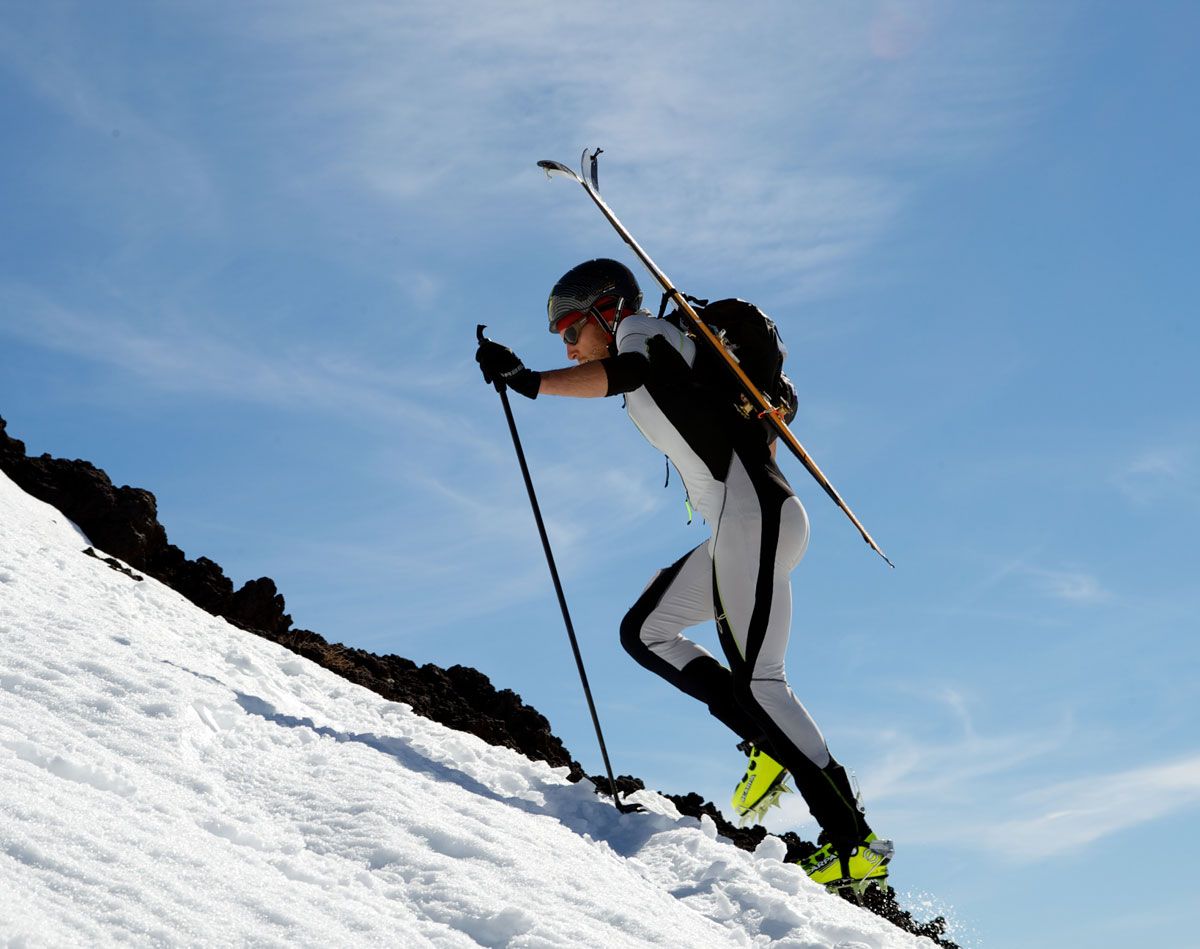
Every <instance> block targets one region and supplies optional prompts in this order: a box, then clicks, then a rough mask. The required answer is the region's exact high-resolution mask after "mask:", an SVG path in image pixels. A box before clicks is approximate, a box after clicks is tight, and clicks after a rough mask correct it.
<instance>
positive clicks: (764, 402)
mask: <svg viewBox="0 0 1200 949" xmlns="http://www.w3.org/2000/svg"><path fill="white" fill-rule="evenodd" d="M599 155H600V150H599V149H597V150H596V151H594V152H592V153H591V154H590V155H589V154H588V151H587V149H584V152H583V156H582V158H581V160H580V171H584V167H585V166H588V165H590V175H589V173H588V172H584V173H583V174H576V173H575V172H574V171H572V170H571V169H570V168H568V167H567V166H566V165H564V164H563V163H562V162H558V161H549V160H543V161H539V162H538V167H539V168H541V169H542V170H543V171H545V172H546V175H547V176H548V177H549V176H553V175H556V174H557V175H564V176H566V177H568V178H572V179H574V181H575V182H576V184H578V185H580V186H581V187H582V188H583V190H584V191H586V192H587V195H588V197H589V198H591V199H592V203H593V204H595V205H596V207H597V208H599V210H600V213H601V214H603V215H604V217H605V218H606V219H607V220H608V223H609V224H611V225H612V226H613V229H614V230H615V231H616V232H617V233H618V234H619V235H620V237H621V240H623V241H624V242H625V243H626V244H628V245H629V248H630V250H632V251H633V252H634V253H635V254H636V255H637V258H638V260H640V261H641V262H642V264H643V265H644V266H645V267H646V269H647V270H649V271H650V273H651V274H652V275H653V276H654V279H655V280H657V281H658V283H659V285H660V286H661V287H662V288H663V290H664V291H665V292H666V295H667V296H668V297H669V298H670V299H671V300H673V301H674V302H675V306H676V307H677V308H678V309H679V311H680V313H681V314H683V316H684V317H686V318H687V320H688V321H689V323H690V324H691V326H692V328H693V329H694V330H695V331H696V334H697V338H698V339H700V340H703V341H704V343H705V344H706V345H707V346H708V347H710V349H711V351H712V353H713V354H714V355H715V356H716V357H717V358H718V359H720V360H721V362H722V364H723V365H724V366H725V367H726V368H727V369H728V371H729V372H731V373H733V376H734V378H736V379H737V381H738V383H740V385H741V390H742V392H743V393H744V394H745V396H746V398H747V399H748V400H749V402H750V404H751V405H752V406H754V407H755V409H756V410H757V411H758V412H760V413H762V416H763V418H764V419H766V420H767V421H768V422H769V423H770V424H771V425H772V426H774V428H775V430H776V432H778V434H779V436H780V438H781V439H782V440H783V442H784V443H785V444H786V445H787V446H788V448H789V449H790V450H791V452H792V454H793V455H795V456H796V458H797V459H799V461H800V463H801V464H802V465H804V467H805V468H807V469H808V473H809V474H811V475H812V476H813V478H814V479H815V480H816V482H817V484H819V485H820V486H821V487H822V488H823V489H824V491H825V493H826V494H827V495H829V497H830V499H831V500H832V501H833V502H834V503H835V504H836V505H837V506H838V507H840V508H841V509H842V512H843V513H844V514H845V515H846V516H847V517H848V518H850V521H851V523H852V524H854V526H855V527H856V528H858V532H859V534H860V535H862V539H863V540H864V541H866V542H867V544H868V545H869V546H870V548H871V549H872V550H874V551H875V553H877V554H879V556H880V557H882V558H883V560H884V562H885V563H886V564H887V565H888V566H889V567H894V566H895V564H893V563H892V562H891V561H890V560H888V558H887V555H886V554H885V553H884V552H883V551H882V550H881V549H880V548H879V545H878V544H877V543H875V540H874V538H872V537H871V535H870V534H869V533H867V529H866V528H865V527H863V525H862V522H861V521H860V520H859V519H858V518H857V517H856V516H855V514H854V512H853V511H851V510H850V507H849V505H847V504H846V502H845V501H843V500H842V496H841V495H840V494H838V492H837V489H836V488H835V487H834V486H833V485H832V484H831V483H830V482H829V479H828V478H827V477H825V473H824V472H823V471H821V469H820V468H819V467H817V463H816V462H815V461H813V460H812V457H811V456H810V455H809V454H808V452H807V451H805V450H804V446H803V445H801V444H800V442H799V440H798V439H797V438H796V436H795V435H793V434H792V432H791V429H789V428H788V425H787V422H786V421H785V420H784V418H783V415H784V409H783V408H782V407H781V406H776V405H774V404H773V403H772V402H771V400H770V399H769V398H768V397H767V396H766V395H765V394H764V393H763V392H762V390H761V389H760V388H759V387H758V386H756V385H755V384H754V382H753V381H752V380H751V379H750V377H749V376H748V375H747V374H746V372H745V371H744V370H743V369H742V368H741V366H740V365H739V363H738V360H737V359H735V358H734V357H733V355H732V354H731V353H730V352H729V350H728V349H726V348H725V346H723V345H722V343H721V340H720V338H719V337H718V336H717V334H716V333H714V332H713V331H712V330H711V329H710V328H709V327H708V325H707V324H706V323H705V322H704V320H702V319H701V318H700V316H699V315H698V314H697V313H696V310H695V308H694V307H693V306H692V304H691V303H690V302H689V301H688V300H687V298H686V297H684V295H683V294H682V293H680V292H679V290H677V289H676V288H675V287H674V285H673V284H672V283H671V281H670V280H669V279H668V278H667V275H666V274H664V273H663V272H662V271H661V270H660V269H659V268H658V265H657V264H655V263H654V261H653V260H651V259H650V255H649V254H647V253H646V252H645V251H644V250H642V247H641V245H640V244H638V242H637V241H636V240H634V239H633V235H632V234H630V233H629V231H628V230H627V229H626V228H625V225H623V224H622V223H621V222H620V221H619V220H617V216H616V214H614V213H613V210H612V208H610V207H609V206H608V204H607V203H606V202H605V200H604V199H603V198H602V197H600V191H599V188H598V186H597V159H598V157H599ZM589 178H590V180H589Z"/></svg>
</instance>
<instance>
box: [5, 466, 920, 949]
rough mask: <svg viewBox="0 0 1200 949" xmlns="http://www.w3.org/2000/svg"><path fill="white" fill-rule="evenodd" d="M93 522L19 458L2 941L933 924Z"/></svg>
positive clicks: (690, 932)
mask: <svg viewBox="0 0 1200 949" xmlns="http://www.w3.org/2000/svg"><path fill="white" fill-rule="evenodd" d="M87 545H88V541H87V540H86V538H85V537H84V536H83V535H82V534H81V533H80V532H79V531H78V529H77V528H75V526H74V525H72V524H71V523H70V522H69V521H68V520H67V519H66V518H65V517H64V516H63V515H62V514H60V513H59V512H58V511H56V510H54V509H53V508H51V507H49V506H47V505H45V504H43V503H41V502H40V501H37V500H34V499H33V498H31V497H29V496H28V495H26V494H24V493H23V492H22V491H20V490H19V489H18V488H17V487H16V486H15V485H14V484H13V483H12V482H11V481H10V480H9V479H8V478H7V477H5V476H4V475H3V474H0V808H2V809H0V894H3V895H2V897H0V943H3V944H5V945H8V946H72V945H89V946H91V945H99V944H112V943H128V942H133V943H137V944H151V943H161V944H176V943H190V944H197V943H209V944H253V945H276V946H289V947H290V946H310V945H311V946H322V947H325V946H331V945H337V946H347V945H389V946H404V947H409V946H476V945H482V946H522V947H550V946H562V947H580V946H603V947H618V946H652V945H658V946H672V947H705V946H761V945H775V946H787V947H797V949H799V947H817V946H822V947H827V946H837V947H842V949H859V947H880V949H882V947H910V946H925V947H930V946H933V943H932V942H931V941H929V940H928V939H920V938H916V937H913V936H910V935H908V934H906V933H903V932H901V931H900V930H898V929H896V928H895V927H893V926H892V925H890V924H889V923H887V922H884V921H883V920H881V919H879V918H878V917H876V916H873V915H871V914H870V913H867V912H865V911H863V910H860V909H857V908H856V907H853V906H851V905H849V904H847V903H845V902H844V901H842V900H839V899H836V898H834V897H831V896H829V895H828V894H826V893H825V892H824V891H823V890H822V889H821V888H819V887H817V886H816V885H815V884H813V883H811V882H810V881H809V880H808V879H807V878H806V877H805V876H804V874H803V873H801V872H800V870H799V869H798V868H797V867H794V866H788V865H784V864H783V863H781V862H780V857H781V856H782V854H783V845H782V843H781V842H780V841H778V840H777V839H775V838H771V837H768V838H767V840H766V841H765V842H764V844H763V846H762V847H760V848H759V851H758V853H755V854H750V853H746V852H744V851H741V850H738V849H737V848H735V847H734V846H732V845H731V844H729V843H728V842H726V841H724V840H721V839H718V838H717V835H716V828H715V826H714V825H713V823H712V822H711V821H710V820H708V819H707V818H705V819H704V820H703V821H697V820H695V819H692V818H683V817H680V815H679V814H678V812H677V811H676V810H675V808H674V806H673V805H672V804H671V803H670V802H669V801H667V800H665V799H663V798H662V797H660V796H658V795H657V794H653V793H651V792H640V793H639V794H638V795H636V796H635V798H634V799H635V800H638V801H639V802H640V803H642V804H643V805H645V806H646V807H647V808H648V810H649V813H646V814H639V815H625V816H622V815H620V814H619V813H618V812H617V811H616V810H615V809H614V808H613V807H612V806H611V805H610V804H608V803H606V802H605V801H603V800H601V799H598V798H597V797H596V796H595V794H594V792H593V790H592V787H591V785H590V784H589V783H587V782H582V783H580V784H571V783H570V782H568V781H567V780H566V777H565V769H561V768H560V769H554V768H551V767H549V766H548V765H546V764H545V763H541V762H536V763H535V762H531V761H529V760H528V759H527V758H524V757H523V756H521V755H519V754H517V753H515V752H513V751H510V750H508V749H505V748H495V747H492V746H491V745H488V744H486V743H485V742H483V741H481V740H480V739H478V738H475V737H474V736H471V735H466V734H463V733H461V732H456V731H453V730H451V729H448V728H445V727H443V726H441V725H438V724H435V723H433V722H431V721H428V720H427V719H424V718H421V717H419V716H417V715H415V714H414V713H413V712H412V710H411V709H410V708H409V707H408V706H407V705H402V704H398V703H395V702H388V701H385V700H383V699H382V698H380V697H379V696H377V695H375V694H374V693H372V692H369V691H367V690H365V689H362V688H360V687H358V686H355V685H353V684H351V683H349V682H346V681H345V680H343V679H340V678H338V677H337V676H336V675H334V674H333V673H332V672H329V671H326V670H324V669H321V668H320V667H318V666H317V665H315V664H313V663H311V662H309V661H308V660H306V659H302V658H300V657H298V656H296V655H294V654H293V653H290V652H288V651H287V650H285V649H283V648H282V647H280V646H276V645H274V644H273V643H270V642H268V641H266V640H263V639H260V638H258V637H255V636H253V635H250V634H248V633H245V632H243V631H241V630H239V629H236V628H235V627H233V626H230V625H229V624H228V623H226V622H225V621H224V620H221V619H217V618H215V617H213V616H210V615H208V614H207V613H204V612H203V611H201V610H199V609H198V608H196V607H194V606H193V605H192V604H190V603H189V602H188V601H187V600H185V599H184V598H183V597H182V596H180V595H178V594H177V593H175V592H173V591H172V590H170V589H168V588H167V587H164V586H163V585H162V584H160V583H158V582H156V581H154V580H152V579H150V578H146V579H145V580H143V581H142V582H136V581H134V580H133V579H131V578H130V577H127V576H125V575H123V574H121V573H119V572H117V571H116V570H114V569H112V568H111V567H110V566H108V565H107V564H105V563H104V562H102V561H100V560H96V559H93V558H91V557H87V556H84V555H83V554H82V550H83V548H84V547H86V546H87Z"/></svg>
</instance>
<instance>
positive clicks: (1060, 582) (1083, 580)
mask: <svg viewBox="0 0 1200 949" xmlns="http://www.w3.org/2000/svg"><path fill="white" fill-rule="evenodd" d="M1021 573H1023V574H1024V575H1025V576H1028V577H1030V578H1031V579H1032V580H1033V582H1034V584H1035V585H1036V587H1037V589H1038V590H1039V591H1040V592H1041V593H1042V594H1043V595H1044V596H1048V597H1050V598H1051V599H1055V600H1063V601H1066V602H1068V603H1077V604H1079V605H1081V606H1090V605H1094V604H1097V603H1103V602H1105V601H1107V600H1109V599H1111V596H1112V594H1111V593H1109V591H1108V590H1106V589H1105V588H1104V587H1103V586H1102V585H1101V583H1100V581H1099V580H1098V579H1097V578H1096V577H1094V576H1092V575H1091V574H1090V573H1087V572H1085V571H1081V570H1048V569H1045V568H1043V567H1030V566H1024V567H1022V568H1021Z"/></svg>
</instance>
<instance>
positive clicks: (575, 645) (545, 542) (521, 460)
mask: <svg viewBox="0 0 1200 949" xmlns="http://www.w3.org/2000/svg"><path fill="white" fill-rule="evenodd" d="M483 330H484V326H483V324H479V325H478V326H477V327H476V329H475V336H476V338H477V339H478V340H479V341H480V342H482V341H483V338H484V337H483ZM495 386H496V391H497V392H498V393H500V404H501V405H502V406H504V417H505V419H507V420H508V431H509V433H510V434H511V435H512V442H513V448H514V449H515V450H516V453H517V463H518V464H519V465H520V466H521V476H522V477H523V478H524V479H525V490H526V491H527V492H528V493H529V506H530V507H532V508H533V519H534V521H536V522H537V529H538V534H539V535H540V536H541V538H542V549H543V550H544V551H545V552H546V564H547V565H548V566H549V567H550V579H551V580H552V581H553V582H554V592H555V593H556V594H557V595H558V606H559V609H561V610H562V617H563V623H565V624H566V627H567V638H568V639H569V640H570V641H571V652H572V653H574V655H575V665H576V667H577V668H578V669H579V680H580V682H582V683H583V694H584V696H585V697H586V699H587V706H588V711H589V712H590V713H591V715H592V725H593V726H595V729H596V740H597V741H598V742H599V744H600V757H601V758H603V759H604V771H605V774H606V775H607V776H608V784H609V787H610V788H611V789H612V798H613V803H614V804H615V805H616V806H617V809H618V810H620V811H622V812H626V813H627V812H629V811H634V810H640V805H637V804H632V805H631V804H623V803H621V799H620V797H618V795H617V781H616V779H615V778H614V777H613V770H612V764H610V763H609V760H608V747H607V746H606V745H605V743H604V733H603V732H602V731H601V729H600V716H599V715H597V714H596V703H595V702H594V701H593V700H592V689H591V686H590V685H589V684H588V678H587V670H585V669H584V667H583V654H582V653H581V652H580V651H579V640H578V639H577V638H576V636H575V624H574V623H572V622H571V612H570V610H568V609H567V597H566V594H564V593H563V588H562V581H560V580H559V578H558V567H557V566H555V564H554V551H552V550H551V549H550V537H549V535H547V533H546V524H545V522H544V521H543V520H542V509H541V507H540V506H539V505H538V500H537V492H535V491H534V490H533V478H532V477H530V474H529V465H528V464H527V463H526V461H525V451H524V449H522V447H521V436H520V435H518V434H517V422H516V419H514V418H513V413H512V406H511V405H509V402H508V387H507V386H506V385H505V384H504V383H503V382H499V381H497V382H496V383H495Z"/></svg>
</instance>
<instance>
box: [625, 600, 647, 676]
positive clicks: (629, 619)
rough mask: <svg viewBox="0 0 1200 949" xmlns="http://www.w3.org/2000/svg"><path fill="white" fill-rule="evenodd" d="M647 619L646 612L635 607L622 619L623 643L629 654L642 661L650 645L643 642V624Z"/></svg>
mask: <svg viewBox="0 0 1200 949" xmlns="http://www.w3.org/2000/svg"><path fill="white" fill-rule="evenodd" d="M645 621H646V615H645V613H644V612H642V611H641V610H639V609H638V607H637V605H636V604H635V605H634V607H633V608H632V609H631V610H630V611H629V612H628V613H626V614H625V618H624V619H622V620H621V645H622V646H623V647H624V648H625V651H626V652H627V653H629V655H631V656H633V658H634V659H637V660H638V661H639V662H641V659H642V654H644V653H645V652H646V650H647V649H648V647H647V646H646V644H645V643H644V642H642V626H643V624H644V623H645Z"/></svg>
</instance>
